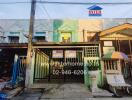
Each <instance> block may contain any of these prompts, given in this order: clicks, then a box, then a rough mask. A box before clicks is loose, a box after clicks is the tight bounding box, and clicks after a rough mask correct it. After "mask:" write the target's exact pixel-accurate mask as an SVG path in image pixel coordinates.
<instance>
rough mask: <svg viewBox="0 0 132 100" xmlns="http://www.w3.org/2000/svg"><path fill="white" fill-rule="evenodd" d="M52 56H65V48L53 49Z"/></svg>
mask: <svg viewBox="0 0 132 100" xmlns="http://www.w3.org/2000/svg"><path fill="white" fill-rule="evenodd" d="M52 58H63V50H53V51H52Z"/></svg>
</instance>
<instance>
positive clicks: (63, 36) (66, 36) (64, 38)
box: [61, 32, 71, 43]
mask: <svg viewBox="0 0 132 100" xmlns="http://www.w3.org/2000/svg"><path fill="white" fill-rule="evenodd" d="M61 42H64V43H68V42H71V33H69V32H65V33H64V32H63V33H61Z"/></svg>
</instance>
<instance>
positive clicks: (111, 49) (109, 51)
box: [103, 47, 115, 54]
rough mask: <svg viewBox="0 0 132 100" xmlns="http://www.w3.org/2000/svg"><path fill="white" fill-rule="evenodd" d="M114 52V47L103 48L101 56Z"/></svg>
mask: <svg viewBox="0 0 132 100" xmlns="http://www.w3.org/2000/svg"><path fill="white" fill-rule="evenodd" d="M114 51H115V48H114V47H103V54H108V53H112V52H114Z"/></svg>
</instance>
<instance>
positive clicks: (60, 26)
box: [53, 20, 78, 42]
mask: <svg viewBox="0 0 132 100" xmlns="http://www.w3.org/2000/svg"><path fill="white" fill-rule="evenodd" d="M53 31H54V33H53V42H60V40H59V38H60V34H61V32H71V34H72V39H71V40H72V42H78V37H77V33H78V32H77V31H78V21H77V20H54V22H53Z"/></svg>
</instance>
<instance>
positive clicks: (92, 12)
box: [88, 5, 102, 16]
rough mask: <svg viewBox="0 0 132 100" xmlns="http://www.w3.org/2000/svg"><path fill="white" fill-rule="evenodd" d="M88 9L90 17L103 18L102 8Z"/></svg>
mask: <svg viewBox="0 0 132 100" xmlns="http://www.w3.org/2000/svg"><path fill="white" fill-rule="evenodd" d="M88 9H89V16H102V8H101V7H100V6H97V5H93V6H91V7H89V8H88Z"/></svg>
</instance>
